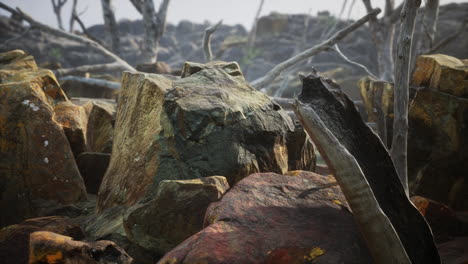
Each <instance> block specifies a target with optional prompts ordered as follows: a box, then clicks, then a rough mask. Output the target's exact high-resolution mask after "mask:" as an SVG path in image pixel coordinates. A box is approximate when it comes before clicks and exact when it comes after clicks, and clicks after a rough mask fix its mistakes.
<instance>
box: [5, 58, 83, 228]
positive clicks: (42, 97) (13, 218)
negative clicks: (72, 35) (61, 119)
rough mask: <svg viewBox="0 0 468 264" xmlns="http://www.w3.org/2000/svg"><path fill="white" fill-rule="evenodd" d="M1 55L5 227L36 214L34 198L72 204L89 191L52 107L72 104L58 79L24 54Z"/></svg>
mask: <svg viewBox="0 0 468 264" xmlns="http://www.w3.org/2000/svg"><path fill="white" fill-rule="evenodd" d="M0 57H1V58H7V59H5V60H0V79H1V82H0V186H1V187H0V197H1V199H0V208H2V210H3V212H8V213H4V214H1V215H0V227H1V226H5V225H9V224H13V223H18V222H20V221H22V220H24V219H27V218H31V217H35V216H37V210H38V208H35V206H34V204H33V202H34V201H35V200H38V199H42V200H53V201H56V202H59V203H61V204H71V203H73V202H76V201H79V200H81V199H85V198H86V192H85V187H84V184H83V179H82V178H81V176H80V173H79V171H78V167H77V166H76V163H75V160H74V158H73V153H72V150H71V148H70V144H69V143H68V140H67V137H66V135H65V133H64V131H63V129H62V126H61V125H60V124H59V123H58V122H57V121H56V119H55V118H56V115H55V112H54V108H53V104H55V103H56V102H65V101H67V100H68V99H67V97H66V96H65V95H64V93H63V91H62V90H61V89H60V86H59V85H58V82H57V80H56V79H55V76H54V75H53V73H52V72H51V71H48V70H42V69H38V68H37V66H35V63H34V60H33V58H32V57H30V56H28V55H26V54H24V52H22V51H12V52H9V53H7V54H5V53H4V54H2V55H0ZM21 65H26V66H24V68H21V67H22V66H21Z"/></svg>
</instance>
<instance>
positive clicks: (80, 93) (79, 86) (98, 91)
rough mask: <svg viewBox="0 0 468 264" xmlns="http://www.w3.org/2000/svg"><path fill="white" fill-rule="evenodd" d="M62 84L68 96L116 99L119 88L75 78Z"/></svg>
mask: <svg viewBox="0 0 468 264" xmlns="http://www.w3.org/2000/svg"><path fill="white" fill-rule="evenodd" d="M60 86H61V87H62V89H63V91H64V92H65V94H66V95H67V96H68V97H88V98H108V99H115V98H116V97H117V90H115V89H111V88H109V87H105V86H102V85H97V84H89V83H84V82H79V81H75V80H66V81H62V82H60Z"/></svg>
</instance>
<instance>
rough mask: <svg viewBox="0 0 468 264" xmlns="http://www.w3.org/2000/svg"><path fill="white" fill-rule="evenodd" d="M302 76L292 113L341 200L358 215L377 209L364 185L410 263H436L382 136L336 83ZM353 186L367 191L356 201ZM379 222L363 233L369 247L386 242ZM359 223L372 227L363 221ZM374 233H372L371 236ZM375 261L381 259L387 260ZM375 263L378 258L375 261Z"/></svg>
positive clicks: (430, 239) (436, 256) (428, 234)
mask: <svg viewBox="0 0 468 264" xmlns="http://www.w3.org/2000/svg"><path fill="white" fill-rule="evenodd" d="M302 81H303V89H302V92H301V94H300V95H299V98H298V100H299V101H300V103H301V104H299V108H298V111H297V110H296V112H297V113H296V114H297V115H298V117H299V120H301V122H302V123H303V126H304V128H305V129H306V131H307V133H308V134H309V136H310V137H311V139H312V140H313V141H314V143H315V145H316V146H317V148H318V150H319V151H320V153H321V154H322V157H323V158H324V159H325V161H326V162H327V164H328V166H329V168H330V169H331V174H333V175H335V177H336V178H337V181H338V183H339V184H340V187H341V189H342V190H343V193H344V194H345V196H346V199H347V201H348V202H350V201H352V202H350V206H351V210H352V211H353V214H354V216H355V217H365V216H362V215H360V214H361V213H362V214H374V213H377V212H376V211H375V210H376V209H375V207H374V206H375V204H372V202H373V201H371V200H372V197H371V196H370V191H369V190H368V189H367V188H368V187H370V188H371V189H372V193H373V195H374V197H375V199H376V200H377V202H378V205H379V207H380V208H381V209H382V211H383V213H384V214H385V215H386V216H387V217H388V219H390V222H391V224H392V225H393V227H394V229H395V231H396V232H397V233H398V237H399V239H400V241H401V243H402V244H403V246H404V248H405V251H406V253H407V255H408V257H409V258H410V260H411V261H412V263H413V264H423V263H431V264H432V263H440V258H439V254H438V251H437V248H436V246H435V244H434V238H433V236H432V232H431V230H430V228H429V226H428V224H427V223H426V221H425V219H424V217H423V216H422V215H421V214H420V213H419V211H418V210H417V209H416V208H415V207H414V206H413V204H412V203H411V201H410V200H409V198H408V197H407V196H406V194H405V191H404V189H403V186H402V184H401V181H400V180H399V178H398V174H397V173H396V170H395V167H394V165H393V163H392V160H391V157H390V155H389V153H388V151H387V150H386V148H385V146H384V145H383V144H382V141H381V140H380V139H379V138H378V136H377V135H376V134H375V133H374V132H372V130H371V129H370V128H369V127H368V126H367V125H366V124H365V123H364V121H363V120H362V118H361V116H360V114H359V112H358V110H357V109H356V106H355V105H354V104H353V102H352V101H351V100H350V99H349V97H348V96H347V95H346V94H344V93H343V92H341V90H340V88H339V86H338V85H337V84H335V83H333V82H332V81H330V80H326V79H324V78H323V77H321V76H320V75H318V74H314V73H313V74H310V75H308V76H306V77H304V78H303V79H302ZM311 111H313V112H315V115H314V116H315V119H309V117H311V114H310V112H311ZM314 116H312V117H314ZM323 130H328V131H329V132H330V133H331V134H332V135H333V137H332V138H330V137H328V138H327V137H324V135H323V133H324V132H323ZM332 139H333V140H332ZM346 151H347V152H349V155H344V154H343V153H342V152H345V153H346ZM340 152H341V153H340ZM352 158H354V160H355V161H356V162H357V165H358V166H357V167H356V164H355V163H353V162H350V160H351V161H352ZM358 168H360V170H361V172H359V170H358ZM360 173H362V174H363V175H364V177H365V180H366V181H367V183H368V186H366V185H365V184H364V179H362V178H360ZM353 177H356V179H354V178H353ZM358 190H362V191H363V192H365V193H367V194H366V195H365V198H364V199H363V200H362V201H360V202H356V200H354V199H356V198H357V196H359V195H361V193H360V192H359V191H358ZM362 195H364V194H362ZM355 203H357V206H362V203H370V204H369V206H366V207H367V209H368V211H366V210H364V211H360V210H359V208H358V209H357V210H355V209H354V208H353V207H354V204H355ZM361 220H362V219H361ZM361 220H359V221H361ZM380 221H382V222H371V223H369V224H372V225H374V224H375V225H376V226H375V228H379V229H380V228H382V229H381V231H382V234H374V233H372V232H370V231H368V232H370V237H369V236H368V235H366V234H364V235H365V239H366V240H367V242H368V245H369V247H377V248H378V247H383V246H382V245H383V244H381V243H386V242H384V241H383V240H386V238H385V239H384V238H382V237H380V236H381V235H384V233H385V236H387V235H389V234H388V233H387V232H390V231H391V230H389V229H388V227H385V226H381V225H382V224H385V222H384V220H382V219H380ZM363 228H372V227H369V226H364V227H363ZM374 235H375V236H376V237H373V236H374ZM379 239H380V240H379ZM392 243H393V242H392ZM377 244H379V245H377ZM375 250H377V249H376V248H374V249H373V250H372V251H375ZM382 250H383V251H386V250H388V251H394V252H396V253H395V254H398V256H388V257H389V258H393V257H403V256H402V254H403V253H402V252H401V250H397V248H386V249H382ZM386 253H388V252H376V254H379V256H380V257H382V255H380V254H386ZM380 260H381V261H383V262H384V263H385V262H386V261H388V260H385V259H379V261H380ZM376 263H380V262H378V261H377V260H376ZM393 263H399V262H398V261H395V262H393Z"/></svg>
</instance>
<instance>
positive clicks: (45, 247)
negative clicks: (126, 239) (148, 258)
mask: <svg viewBox="0 0 468 264" xmlns="http://www.w3.org/2000/svg"><path fill="white" fill-rule="evenodd" d="M132 261H133V259H132V258H131V257H130V256H129V255H128V254H127V253H126V252H125V251H124V250H123V249H121V248H120V247H119V246H117V245H116V244H115V243H114V242H112V241H106V240H101V241H96V242H81V241H74V240H72V238H71V237H68V236H62V235H59V234H56V233H53V232H47V231H39V232H34V233H32V234H31V238H30V242H29V264H56V263H74V264H130V263H132Z"/></svg>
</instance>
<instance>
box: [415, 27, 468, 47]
mask: <svg viewBox="0 0 468 264" xmlns="http://www.w3.org/2000/svg"><path fill="white" fill-rule="evenodd" d="M466 25H468V20H464V21H463V22H462V24H461V25H460V27H459V28H458V30H457V31H455V32H454V33H452V34H450V35H449V36H447V37H446V38H444V39H442V40H440V41H439V42H438V43H437V44H435V45H434V46H433V47H432V48H431V49H429V50H427V51H425V52H423V54H432V53H434V52H436V51H438V50H440V49H441V48H443V47H445V46H447V45H448V44H449V43H450V42H452V41H454V40H456V39H457V38H458V36H460V35H461V33H463V32H464V30H465V27H466Z"/></svg>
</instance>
